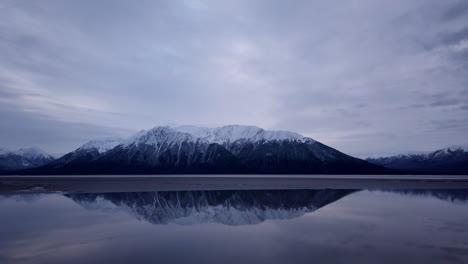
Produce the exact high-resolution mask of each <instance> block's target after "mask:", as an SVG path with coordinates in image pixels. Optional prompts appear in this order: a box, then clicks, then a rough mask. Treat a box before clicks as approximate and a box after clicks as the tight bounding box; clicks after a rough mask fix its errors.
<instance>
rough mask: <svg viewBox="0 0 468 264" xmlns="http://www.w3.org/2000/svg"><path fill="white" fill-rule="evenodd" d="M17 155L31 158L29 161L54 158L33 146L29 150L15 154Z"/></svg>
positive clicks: (25, 149)
mask: <svg viewBox="0 0 468 264" xmlns="http://www.w3.org/2000/svg"><path fill="white" fill-rule="evenodd" d="M14 153H15V154H17V155H20V156H23V157H26V158H29V159H36V158H51V157H52V156H51V155H50V154H49V153H47V152H45V151H43V150H42V149H40V148H38V147H36V146H33V147H29V148H21V149H19V150H17V151H15V152H14Z"/></svg>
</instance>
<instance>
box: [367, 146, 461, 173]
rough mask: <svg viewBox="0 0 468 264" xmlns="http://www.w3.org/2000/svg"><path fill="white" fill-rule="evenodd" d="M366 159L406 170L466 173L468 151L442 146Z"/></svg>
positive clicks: (377, 163)
mask: <svg viewBox="0 0 468 264" xmlns="http://www.w3.org/2000/svg"><path fill="white" fill-rule="evenodd" d="M366 160H367V161H368V162H370V163H372V164H376V165H381V166H384V167H386V168H390V169H396V170H400V171H406V172H415V173H436V174H444V173H445V174H468V151H467V149H466V148H463V147H450V148H444V149H439V150H436V151H433V152H429V153H411V154H400V155H396V156H391V157H378V158H367V159H366Z"/></svg>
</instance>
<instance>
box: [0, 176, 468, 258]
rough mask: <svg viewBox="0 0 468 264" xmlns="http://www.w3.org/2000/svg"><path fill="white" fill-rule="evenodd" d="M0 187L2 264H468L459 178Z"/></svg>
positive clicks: (92, 180) (15, 183)
mask: <svg viewBox="0 0 468 264" xmlns="http://www.w3.org/2000/svg"><path fill="white" fill-rule="evenodd" d="M0 186H1V188H0V214H1V217H0V237H1V239H0V263H21V264H23V263H24V264H29V263H156V262H157V263H311V262H316V263H468V221H467V219H468V188H467V186H466V181H465V179H464V178H461V177H459V178H450V179H447V178H445V179H440V178H437V177H434V176H427V177H426V178H420V177H419V176H418V177H413V178H411V179H395V178H391V179H381V178H379V179H374V178H369V177H368V176H365V177H360V178H359V177H354V178H349V177H348V178H347V176H345V177H342V178H337V177H335V178H324V177H322V178H320V177H308V176H302V177H295V178H289V177H288V178H284V177H264V176H262V177H255V178H251V177H249V178H246V177H241V176H238V177H200V176H199V177H182V176H180V177H172V176H171V177H146V176H145V177H73V178H68V176H67V177H66V178H65V177H43V178H35V177H34V178H33V177H26V178H24V177H22V178H17V177H10V178H3V177H2V178H1V179H0ZM285 186H286V187H285ZM323 186H327V187H326V188H323ZM340 186H345V187H346V188H337V187H340ZM362 186H367V187H366V188H363V187H362ZM382 186H386V187H382ZM443 186H446V187H447V188H443Z"/></svg>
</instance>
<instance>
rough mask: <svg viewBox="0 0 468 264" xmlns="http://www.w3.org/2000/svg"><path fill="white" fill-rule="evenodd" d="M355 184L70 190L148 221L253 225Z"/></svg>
mask: <svg viewBox="0 0 468 264" xmlns="http://www.w3.org/2000/svg"><path fill="white" fill-rule="evenodd" d="M352 192H353V190H258V191H252V190H244V191H178V192H143V193H103V194H95V193H93V194H68V195H66V196H67V197H69V198H71V199H72V200H74V201H75V202H77V203H78V204H80V205H81V206H83V207H84V208H86V209H89V210H103V211H124V212H127V213H128V214H130V215H132V216H134V217H135V218H137V219H142V220H145V221H148V222H150V223H152V224H167V223H175V224H181V225H193V224H201V223H220V224H224V225H251V224H258V223H261V222H263V221H267V220H280V219H291V218H296V217H300V216H302V215H304V214H306V213H310V212H313V211H315V210H317V209H319V208H320V207H323V206H325V205H327V204H329V203H332V202H335V201H336V200H339V199H341V198H342V197H344V196H346V195H348V194H350V193H352Z"/></svg>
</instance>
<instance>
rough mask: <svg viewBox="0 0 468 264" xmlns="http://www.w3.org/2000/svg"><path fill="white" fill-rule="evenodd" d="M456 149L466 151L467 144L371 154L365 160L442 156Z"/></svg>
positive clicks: (467, 148)
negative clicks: (434, 148)
mask: <svg viewBox="0 0 468 264" xmlns="http://www.w3.org/2000/svg"><path fill="white" fill-rule="evenodd" d="M457 150H462V151H464V152H468V146H467V145H451V146H449V147H446V148H440V149H436V150H433V151H409V152H406V153H400V154H397V155H389V156H382V155H372V156H369V157H367V158H366V160H372V159H375V160H377V159H395V158H414V157H419V158H428V157H432V156H444V155H449V154H450V152H453V151H457Z"/></svg>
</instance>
